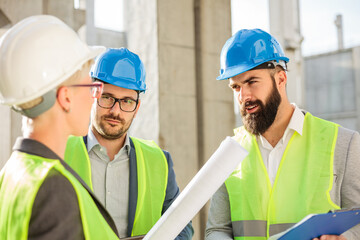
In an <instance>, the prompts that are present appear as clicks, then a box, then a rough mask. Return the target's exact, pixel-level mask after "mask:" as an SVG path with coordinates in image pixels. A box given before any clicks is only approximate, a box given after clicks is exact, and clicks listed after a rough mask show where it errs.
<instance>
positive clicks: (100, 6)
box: [94, 0, 124, 32]
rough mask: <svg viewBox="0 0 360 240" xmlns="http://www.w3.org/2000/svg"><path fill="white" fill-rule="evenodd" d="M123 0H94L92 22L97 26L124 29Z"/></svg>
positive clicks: (117, 29) (119, 30)
mask: <svg viewBox="0 0 360 240" xmlns="http://www.w3.org/2000/svg"><path fill="white" fill-rule="evenodd" d="M123 8H124V2H123V0H94V24H95V26H96V27H98V28H104V29H108V30H113V31H118V32H123V31H124V9H123Z"/></svg>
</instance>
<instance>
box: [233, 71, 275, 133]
mask: <svg viewBox="0 0 360 240" xmlns="http://www.w3.org/2000/svg"><path fill="white" fill-rule="evenodd" d="M272 80H273V89H272V91H271V93H270V95H269V96H268V98H267V99H266V102H265V104H264V103H263V102H262V101H260V100H256V101H251V102H250V101H249V102H245V103H243V104H242V105H241V107H240V112H241V116H242V121H243V124H244V127H245V129H246V130H247V131H248V132H249V133H251V134H254V135H260V134H263V133H265V132H266V130H268V129H269V127H270V126H271V125H272V124H273V122H274V120H275V117H276V115H277V112H278V108H279V105H280V103H281V96H280V93H279V91H278V90H277V88H276V85H275V79H274V78H273V77H272ZM251 105H258V111H257V112H255V113H247V112H246V107H247V106H251Z"/></svg>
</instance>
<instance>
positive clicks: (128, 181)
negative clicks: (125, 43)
mask: <svg viewBox="0 0 360 240" xmlns="http://www.w3.org/2000/svg"><path fill="white" fill-rule="evenodd" d="M91 77H92V78H93V80H94V81H100V82H103V83H104V89H103V93H102V95H101V97H100V98H99V99H98V100H97V101H96V104H94V105H93V108H92V114H91V127H90V130H89V132H88V135H87V137H85V138H84V143H85V145H86V148H87V150H88V153H89V158H90V161H89V163H90V164H88V165H87V166H85V167H84V166H83V165H82V166H76V163H77V162H78V161H71V159H74V158H75V157H76V154H74V152H76V147H75V146H80V145H81V144H83V140H82V139H81V140H79V138H73V139H70V140H69V142H68V148H67V155H66V156H65V159H66V160H67V161H68V162H69V164H70V165H71V166H72V167H73V168H74V169H76V170H77V171H78V172H79V174H80V175H81V176H82V177H83V179H84V180H85V182H87V184H88V185H90V186H91V187H92V188H93V190H94V192H95V194H96V196H97V197H98V198H99V200H100V201H101V202H102V203H103V204H104V206H105V207H106V209H107V210H108V211H109V212H110V214H111V216H112V217H113V219H114V221H115V224H116V227H117V229H118V231H119V235H120V238H124V237H132V236H139V235H145V234H146V233H147V232H148V231H149V230H150V229H151V227H152V226H153V225H154V224H155V223H156V221H157V220H158V219H159V218H160V217H161V215H162V214H163V213H164V212H165V211H166V209H168V208H169V206H170V205H171V203H172V202H173V201H174V200H175V198H176V197H177V196H178V195H179V187H178V186H177V183H176V180H175V173H174V170H173V163H172V159H171V156H170V154H169V153H168V152H166V151H163V150H161V149H160V148H159V147H158V146H157V145H156V143H155V142H154V141H148V140H143V139H138V138H134V137H130V136H129V134H128V129H129V127H130V125H131V123H132V121H133V119H134V118H135V116H136V113H137V111H138V110H139V107H140V99H139V95H140V93H142V92H145V90H146V84H145V69H144V66H143V63H142V62H141V60H140V58H139V57H138V56H137V55H136V54H134V53H132V52H130V51H129V50H128V49H126V48H120V49H108V50H107V51H106V52H105V53H103V54H102V55H100V56H99V57H98V58H97V59H96V62H95V64H94V66H93V69H92V71H91ZM79 142H80V143H79ZM83 145H84V144H83ZM74 164H75V165H74ZM193 232H194V231H193V228H192V225H191V223H189V224H188V225H187V226H186V227H185V228H184V229H183V231H182V232H181V233H180V234H179V236H178V237H177V238H176V239H191V238H192V235H193Z"/></svg>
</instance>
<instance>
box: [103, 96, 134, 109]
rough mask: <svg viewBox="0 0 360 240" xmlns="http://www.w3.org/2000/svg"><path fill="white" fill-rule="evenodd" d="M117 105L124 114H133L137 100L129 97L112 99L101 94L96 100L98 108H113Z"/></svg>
mask: <svg viewBox="0 0 360 240" xmlns="http://www.w3.org/2000/svg"><path fill="white" fill-rule="evenodd" d="M117 102H118V103H119V105H120V109H121V110H122V111H124V112H133V111H135V109H136V107H137V105H138V102H139V98H137V99H136V100H135V99H133V98H130V97H126V98H114V97H112V96H109V95H106V94H103V95H101V97H100V98H99V99H98V100H97V103H98V105H99V106H100V107H102V108H107V109H110V108H113V107H114V106H115V104H116V103H117Z"/></svg>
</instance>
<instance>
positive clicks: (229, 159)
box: [144, 137, 248, 240]
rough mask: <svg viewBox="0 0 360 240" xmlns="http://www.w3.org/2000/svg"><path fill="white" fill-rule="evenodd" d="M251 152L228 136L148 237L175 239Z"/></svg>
mask: <svg viewBox="0 0 360 240" xmlns="http://www.w3.org/2000/svg"><path fill="white" fill-rule="evenodd" d="M247 154H248V153H247V151H246V150H245V149H244V148H242V147H241V146H240V144H239V143H238V142H236V141H235V140H234V139H232V138H231V137H226V138H225V140H224V141H222V142H221V144H220V146H219V148H218V149H217V150H216V151H215V152H214V154H213V155H212V156H211V157H210V158H209V160H208V161H207V162H206V163H205V165H204V166H203V167H202V168H201V169H200V171H199V172H198V173H197V174H196V175H195V177H194V178H193V179H192V180H191V181H190V183H189V184H188V185H187V186H186V187H185V189H184V190H183V191H182V192H181V194H180V195H179V196H178V198H177V199H176V200H175V201H174V202H173V203H172V205H171V206H170V207H169V208H168V209H167V211H166V212H165V213H164V214H163V215H162V216H161V218H160V219H159V221H157V223H156V224H155V225H154V226H153V227H152V228H151V229H150V231H149V232H148V234H146V236H145V238H144V240H170V239H175V238H176V237H177V236H178V235H179V233H180V232H181V230H182V229H184V227H185V226H186V225H187V224H188V223H189V222H190V220H191V219H192V218H193V217H194V216H195V215H196V213H197V212H198V211H200V209H201V208H202V207H203V206H204V205H205V204H206V202H207V201H208V200H209V199H210V198H211V196H212V195H213V194H214V193H215V192H216V191H217V190H218V189H219V187H220V186H221V184H223V182H224V181H225V180H226V178H228V177H229V175H230V174H231V173H232V172H233V171H234V169H235V167H236V166H237V165H238V164H239V163H240V162H241V161H242V160H243V159H244V158H245V157H246V156H247Z"/></svg>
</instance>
